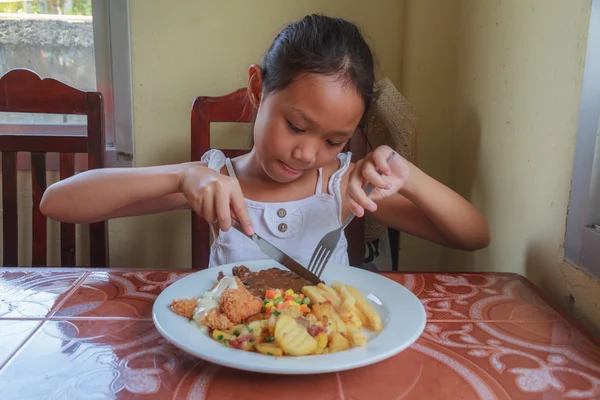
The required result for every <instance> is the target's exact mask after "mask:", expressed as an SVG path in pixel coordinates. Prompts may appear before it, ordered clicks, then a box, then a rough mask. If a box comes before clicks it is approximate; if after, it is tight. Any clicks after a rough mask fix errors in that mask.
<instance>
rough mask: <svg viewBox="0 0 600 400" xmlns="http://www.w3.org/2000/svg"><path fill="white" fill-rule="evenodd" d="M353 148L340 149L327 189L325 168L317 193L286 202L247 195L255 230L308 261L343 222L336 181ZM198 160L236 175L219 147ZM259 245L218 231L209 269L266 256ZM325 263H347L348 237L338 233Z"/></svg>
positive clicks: (238, 234) (234, 231)
mask: <svg viewBox="0 0 600 400" xmlns="http://www.w3.org/2000/svg"><path fill="white" fill-rule="evenodd" d="M351 156H352V155H351V153H340V154H339V155H338V157H337V159H338V160H339V162H340V168H339V169H338V170H337V171H336V172H335V173H334V174H333V175H332V176H331V178H330V180H329V184H328V192H329V193H323V190H322V188H323V184H322V182H323V171H322V169H319V174H318V175H319V178H318V179H317V185H316V189H315V194H314V195H312V196H310V197H307V198H305V199H301V200H295V201H287V202H259V201H254V200H248V199H246V206H247V207H248V212H249V213H250V218H251V219H252V224H253V226H254V231H255V232H256V233H257V234H259V235H260V236H262V237H263V238H265V239H266V240H267V241H269V242H270V243H272V244H273V245H275V246H277V247H278V248H280V249H281V250H282V251H283V252H284V253H286V254H287V255H289V256H290V257H292V258H295V259H298V260H306V261H307V262H308V260H310V257H311V256H312V253H313V251H314V250H315V247H316V246H317V244H318V243H319V241H320V240H321V238H322V237H323V236H324V235H325V234H327V233H328V232H330V231H332V230H334V229H337V228H339V227H340V226H341V225H342V199H343V197H342V193H341V190H340V185H341V182H342V177H343V175H344V173H345V172H346V171H347V170H348V167H349V166H350V159H351ZM201 161H203V162H205V163H207V164H208V167H209V168H211V169H213V170H215V171H217V172H220V171H221V169H222V168H223V166H227V171H228V173H229V176H232V177H236V174H235V171H234V169H233V165H232V164H231V160H230V159H228V158H226V157H225V154H223V152H222V151H220V150H216V149H213V150H210V151H208V152H206V153H205V154H204V155H203V156H202V159H201ZM268 259H269V258H268V257H267V256H266V255H265V254H264V253H262V252H261V251H260V249H259V248H258V246H257V245H256V244H255V243H254V242H253V241H252V240H250V239H249V238H248V237H247V236H245V235H244V234H242V233H240V232H238V231H237V230H235V229H230V230H229V231H228V232H223V231H220V232H219V235H218V236H217V238H216V239H215V241H214V242H213V245H212V247H211V253H210V262H209V265H208V266H209V268H211V267H216V266H218V265H223V264H229V263H238V262H244V261H251V260H268ZM329 262H331V263H334V264H342V265H348V242H347V240H346V236H345V235H342V237H341V238H340V241H339V242H338V245H337V247H336V249H335V251H334V252H333V254H332V255H331V259H330V260H329Z"/></svg>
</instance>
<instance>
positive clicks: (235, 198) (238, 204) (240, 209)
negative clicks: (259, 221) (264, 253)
mask: <svg viewBox="0 0 600 400" xmlns="http://www.w3.org/2000/svg"><path fill="white" fill-rule="evenodd" d="M230 201H231V208H232V209H233V212H234V213H235V215H236V217H237V220H238V221H239V222H240V224H242V226H243V227H244V231H245V232H246V234H248V235H254V227H253V226H252V219H251V218H250V214H249V213H248V207H246V201H245V200H244V195H243V194H242V189H241V188H240V187H239V186H238V187H237V188H236V189H235V190H234V191H233V193H232V195H231V199H230Z"/></svg>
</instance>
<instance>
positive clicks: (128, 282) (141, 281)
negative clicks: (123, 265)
mask: <svg viewBox="0 0 600 400" xmlns="http://www.w3.org/2000/svg"><path fill="white" fill-rule="evenodd" d="M189 274H190V273H189V272H187V273H183V272H182V273H175V272H166V271H165V272H163V271H151V272H148V271H124V272H119V271H115V272H112V271H111V272H107V271H105V272H92V273H90V274H89V275H88V276H87V277H86V278H85V279H84V280H83V283H82V284H81V285H80V286H79V287H78V288H77V290H76V291H75V293H73V294H72V295H71V296H69V298H68V299H67V301H65V302H64V304H63V305H62V306H61V307H60V308H59V309H58V310H57V311H56V313H55V314H54V316H55V317H104V318H114V317H128V318H141V319H152V304H153V303H154V299H156V297H157V296H158V295H159V294H160V292H161V291H162V290H163V289H164V288H166V287H167V286H168V285H170V284H171V283H173V282H175V281H176V280H177V279H180V278H183V277H184V276H186V275H189Z"/></svg>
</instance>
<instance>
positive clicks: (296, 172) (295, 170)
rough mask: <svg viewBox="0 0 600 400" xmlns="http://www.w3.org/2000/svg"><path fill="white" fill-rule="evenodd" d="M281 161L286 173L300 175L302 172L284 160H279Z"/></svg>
mask: <svg viewBox="0 0 600 400" xmlns="http://www.w3.org/2000/svg"><path fill="white" fill-rule="evenodd" d="M279 163H280V165H281V169H282V170H283V171H284V172H285V173H286V175H289V176H296V175H300V174H301V173H302V171H300V170H298V169H294V168H292V167H290V166H289V165H287V164H286V163H284V162H283V161H279Z"/></svg>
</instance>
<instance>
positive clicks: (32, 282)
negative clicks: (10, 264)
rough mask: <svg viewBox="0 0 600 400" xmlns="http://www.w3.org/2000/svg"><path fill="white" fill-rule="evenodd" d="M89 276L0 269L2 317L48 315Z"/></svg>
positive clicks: (35, 270) (41, 269)
mask: <svg viewBox="0 0 600 400" xmlns="http://www.w3.org/2000/svg"><path fill="white" fill-rule="evenodd" d="M85 274H86V272H85V271H81V270H73V271H68V270H65V269H60V270H57V271H51V270H49V269H46V268H37V269H32V268H27V269H23V270H17V269H14V268H7V269H0V317H3V318H11V317H12V318H21V317H24V318H40V317H45V316H47V315H48V314H49V313H50V312H51V311H52V310H53V309H54V308H55V307H56V306H57V305H59V304H60V302H61V300H64V298H65V294H66V293H67V292H68V291H70V290H71V289H73V287H74V285H75V283H76V282H77V281H78V280H80V279H81V278H82V277H83V276H85Z"/></svg>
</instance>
